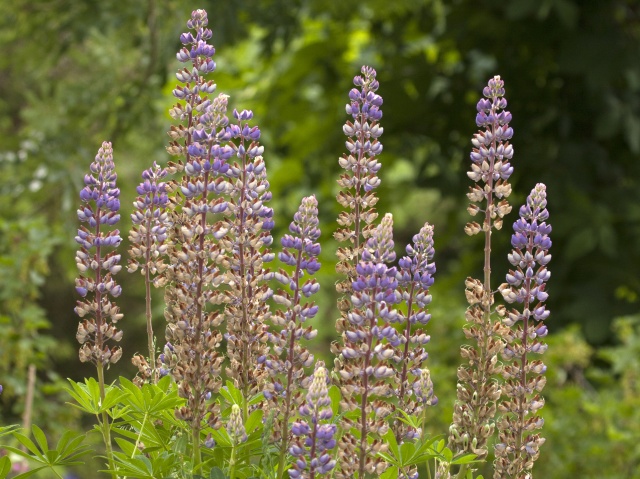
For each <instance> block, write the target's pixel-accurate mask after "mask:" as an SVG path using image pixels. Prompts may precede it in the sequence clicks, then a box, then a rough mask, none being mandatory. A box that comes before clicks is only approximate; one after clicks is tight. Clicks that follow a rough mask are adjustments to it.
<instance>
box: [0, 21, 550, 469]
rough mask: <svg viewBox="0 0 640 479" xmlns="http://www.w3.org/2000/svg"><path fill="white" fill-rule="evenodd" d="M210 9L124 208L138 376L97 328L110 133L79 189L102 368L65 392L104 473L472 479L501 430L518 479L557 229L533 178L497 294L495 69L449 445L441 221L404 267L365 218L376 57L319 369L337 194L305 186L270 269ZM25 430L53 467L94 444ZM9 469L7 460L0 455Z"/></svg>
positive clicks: (476, 166) (187, 36)
mask: <svg viewBox="0 0 640 479" xmlns="http://www.w3.org/2000/svg"><path fill="white" fill-rule="evenodd" d="M207 23H208V20H207V14H206V12H205V11H204V10H196V11H194V12H193V14H192V16H191V19H190V20H189V21H188V22H187V27H188V28H189V31H188V32H186V33H183V34H182V35H181V36H180V41H181V42H182V44H183V47H182V48H181V49H180V51H179V52H178V54H177V59H178V61H179V62H181V63H183V64H184V65H185V66H184V67H183V68H181V69H179V70H178V72H177V74H176V77H177V79H178V81H179V82H180V85H178V86H177V87H176V88H175V89H174V90H173V95H174V97H175V98H176V99H177V103H176V104H175V105H174V106H173V107H172V108H171V110H170V112H169V113H170V116H171V117H172V118H173V119H174V121H175V124H174V125H173V126H171V129H170V130H169V136H170V143H169V145H168V146H167V151H168V153H169V154H170V155H172V156H174V157H175V158H174V160H173V161H170V162H168V164H167V166H166V167H161V166H159V165H158V164H156V163H154V164H153V166H152V167H150V168H149V169H147V170H145V171H144V173H143V174H142V176H143V182H142V183H141V184H140V185H139V186H138V188H137V194H138V197H137V199H136V200H135V202H134V213H133V214H132V216H131V218H132V222H133V228H132V230H131V232H130V233H129V239H130V241H131V249H130V256H131V260H130V261H129V268H128V269H129V271H130V272H134V271H136V270H140V271H141V272H142V274H143V275H144V279H145V285H146V320H147V336H148V356H147V357H144V356H143V355H142V354H135V355H134V356H133V363H134V364H135V365H136V366H137V367H138V369H139V375H138V376H137V378H136V379H135V380H134V381H130V380H128V379H127V378H124V377H121V378H120V379H119V381H118V382H117V383H114V384H112V385H108V384H106V383H105V380H104V369H105V368H106V367H109V366H110V365H112V364H114V363H116V362H117V361H118V359H120V358H121V356H122V351H121V349H119V348H118V347H112V346H111V345H110V344H109V342H110V341H119V340H120V339H121V338H122V334H123V333H122V331H121V330H118V329H117V327H116V324H117V323H118V321H119V320H120V319H121V318H122V314H121V313H120V311H119V309H118V306H117V305H116V304H115V302H114V299H115V298H117V297H118V296H119V294H120V293H121V287H120V286H119V285H118V284H117V283H116V282H115V279H114V275H115V274H116V273H117V272H118V271H119V270H120V269H121V267H120V265H119V262H120V257H121V256H120V253H118V250H117V248H118V246H119V245H120V242H121V239H120V236H119V232H118V230H116V229H113V227H114V226H115V225H116V223H118V221H119V218H120V216H119V214H118V211H119V207H120V200H119V196H120V191H119V190H118V188H117V187H116V173H115V167H116V164H117V162H116V161H115V160H114V156H113V150H112V145H111V144H110V143H108V142H105V143H103V145H102V147H101V148H100V150H99V152H98V154H97V156H96V157H95V160H94V162H93V163H91V165H90V166H89V170H90V173H89V174H87V176H86V177H85V187H84V188H83V189H82V191H81V192H80V202H81V206H80V208H79V209H78V218H79V220H80V221H81V222H82V223H83V225H82V226H81V227H80V229H79V230H78V235H77V237H76V241H77V242H78V243H79V245H80V249H79V251H78V253H77V255H76V260H77V264H78V268H79V270H80V273H81V275H80V277H79V278H78V279H77V280H76V291H77V293H78V294H79V295H80V296H81V297H82V299H81V300H79V301H78V303H77V306H76V313H77V314H78V315H79V316H80V317H81V318H82V322H81V323H80V325H79V327H78V333H77V339H78V340H79V342H80V343H81V344H82V347H81V349H80V360H81V361H83V362H92V363H94V364H95V366H96V368H97V376H98V381H97V382H96V381H95V380H93V379H87V380H86V381H85V382H84V383H75V382H71V387H70V389H69V391H70V394H71V396H72V398H73V399H74V401H75V402H74V404H75V406H76V407H77V408H79V409H81V410H83V411H85V412H88V413H91V414H94V415H96V417H97V418H98V426H97V429H98V430H99V431H100V432H101V433H102V438H103V440H104V446H105V455H106V468H107V469H106V470H105V471H104V472H105V473H106V474H108V475H110V476H111V477H112V478H146V479H157V478H163V479H169V478H171V479H173V478H175V479H178V478H205V477H206V478H210V479H223V478H231V479H237V478H241V479H248V478H258V477H260V478H277V479H282V478H283V477H290V478H292V479H298V478H305V479H316V478H318V479H319V478H322V477H327V478H336V479H346V478H349V479H368V478H374V477H383V478H385V479H390V478H407V479H408V478H410V479H417V478H418V477H419V472H420V468H422V469H423V470H424V473H425V474H426V476H424V477H429V478H431V477H438V478H443V479H444V478H447V477H458V478H466V479H469V478H473V477H481V476H476V471H477V468H478V466H477V464H478V463H482V462H486V461H487V458H488V457H489V451H490V447H491V446H492V444H494V443H495V445H494V449H495V463H494V470H495V474H494V478H496V479H497V478H514V479H516V478H518V479H520V478H530V477H532V474H533V472H532V471H533V464H534V461H535V460H536V459H537V457H538V456H539V454H540V446H541V445H542V444H543V443H544V439H543V438H542V437H541V436H540V435H539V433H538V430H539V429H540V428H541V427H542V424H543V420H542V418H541V417H540V416H538V411H539V410H540V408H541V407H542V406H543V404H544V399H543V398H542V397H541V396H540V394H539V393H540V391H541V390H542V388H543V386H544V384H545V378H544V376H543V374H544V372H545V366H544V364H543V363H542V362H541V361H540V360H538V359H532V357H531V356H532V355H534V354H541V353H543V352H544V351H545V349H546V346H545V344H544V343H543V342H542V341H541V338H543V337H544V336H546V334H547V327H546V325H545V323H544V321H545V320H546V319H547V318H548V316H549V311H548V310H547V309H546V306H545V304H544V303H545V301H546V299H547V292H546V283H547V280H548V279H549V277H550V273H549V271H548V269H547V264H548V263H549V261H550V259H551V256H550V255H549V253H548V250H549V248H550V246H551V241H550V239H549V233H550V231H551V227H550V226H549V225H548V224H547V219H548V216H549V214H548V212H547V209H546V189H545V186H544V185H542V184H538V185H536V186H535V188H534V189H533V190H532V192H531V194H530V195H529V197H528V198H527V201H526V204H525V205H523V206H522V207H521V208H520V210H519V213H520V218H519V219H518V220H517V221H515V223H514V234H513V236H512V240H511V244H512V246H513V251H512V253H511V254H509V257H508V260H509V262H510V264H511V265H512V266H513V269H512V270H510V271H509V273H508V274H507V276H506V283H504V284H503V285H501V286H500V287H499V288H498V290H499V292H500V293H501V295H502V297H503V298H504V301H505V302H506V303H508V304H514V305H516V307H514V308H512V309H507V307H506V306H505V305H504V304H496V302H495V298H494V291H496V288H495V286H493V284H492V278H491V239H492V235H493V234H498V232H499V230H500V229H501V228H502V224H503V221H504V219H505V217H506V215H508V214H509V213H510V211H511V206H510V205H509V203H507V201H506V199H505V198H506V197H507V196H509V194H510V193H511V186H510V184H509V183H508V180H509V177H510V175H511V173H512V171H513V167H512V166H511V164H510V161H511V159H512V157H513V151H514V150H513V147H512V146H511V144H510V143H509V140H510V139H511V137H512V135H513V130H512V129H511V127H510V126H509V122H510V120H511V114H510V113H509V112H508V111H506V110H505V108H506V105H507V102H506V99H505V98H504V96H505V89H504V82H503V81H502V79H501V78H500V77H499V76H496V77H494V78H492V79H491V80H489V83H488V85H487V86H486V87H485V88H484V91H483V94H484V98H483V99H481V100H480V101H479V102H478V105H477V110H478V113H477V116H476V123H477V125H478V127H479V128H480V131H478V132H477V133H476V134H475V135H474V137H473V139H472V144H473V149H472V152H471V169H470V171H469V173H468V176H469V178H470V179H471V180H472V181H473V182H474V183H475V184H474V186H472V187H471V188H470V191H469V194H468V198H469V200H471V204H470V206H469V208H468V211H469V213H470V214H471V215H472V216H476V215H478V214H479V215H481V217H482V221H481V222H480V223H478V222H471V223H469V224H468V225H467V226H466V228H465V231H466V233H467V234H469V235H475V234H482V235H483V236H484V274H483V277H482V279H473V278H468V279H467V281H466V288H467V289H466V298H467V301H468V302H469V308H468V309H467V313H466V319H467V324H466V326H465V328H464V333H465V335H466V337H467V339H468V340H470V341H471V344H469V345H464V346H462V349H461V353H462V358H463V360H464V364H463V365H462V366H461V367H460V369H459V370H458V386H457V401H456V403H455V407H454V414H453V423H452V425H451V427H450V429H449V433H448V444H447V441H445V439H442V438H441V437H442V436H438V435H435V434H433V433H432V432H429V430H430V428H429V418H430V413H429V411H430V407H433V406H436V405H437V403H438V399H437V397H436V395H435V393H434V384H433V381H432V379H431V372H430V370H429V367H428V364H427V358H428V346H429V342H430V339H431V338H430V335H429V332H428V329H427V326H428V324H429V322H430V320H431V314H430V313H429V311H428V307H429V305H430V303H431V301H432V297H431V294H430V292H429V289H430V287H431V286H432V285H433V283H434V280H435V272H436V267H435V262H434V256H435V249H434V227H433V226H432V225H431V224H429V223H425V224H424V226H423V227H422V228H421V229H420V231H419V232H418V233H417V234H416V235H415V236H414V237H413V242H412V244H410V245H408V246H406V248H405V251H406V255H405V256H404V257H402V258H401V259H400V260H399V261H398V262H397V263H396V252H395V243H394V239H393V216H392V214H391V213H386V214H385V215H384V216H383V217H382V219H381V220H380V221H379V222H377V218H378V213H377V212H376V210H375V209H374V206H375V204H376V203H377V197H376V195H375V189H376V188H377V187H378V185H379V184H380V182H381V181H382V180H381V178H380V177H379V176H378V174H379V172H380V169H381V166H382V163H381V162H380V161H379V157H380V154H381V153H382V144H381V142H380V140H379V138H380V136H381V135H382V133H383V128H382V126H380V122H381V119H382V110H381V106H382V103H383V100H382V97H381V96H380V95H379V94H378V93H377V90H378V88H379V86H380V85H379V82H378V80H377V79H376V71H375V70H374V69H373V68H371V67H368V66H365V67H363V68H362V70H361V74H360V75H357V76H356V77H355V78H354V81H353V83H354V86H355V88H353V89H352V90H351V91H350V92H349V93H348V98H349V102H348V103H347V105H346V112H347V115H349V117H350V118H349V120H348V121H347V122H346V124H345V125H344V126H343V132H344V133H345V135H346V136H347V140H346V149H347V153H345V154H344V155H343V156H342V157H341V158H340V160H339V164H340V166H341V167H342V168H343V169H344V170H345V173H343V174H342V176H341V177H340V179H339V180H338V185H339V187H340V190H339V192H338V195H337V201H338V203H339V205H340V206H341V207H342V209H343V211H342V212H341V213H340V214H339V217H338V220H337V223H338V228H337V229H336V231H335V233H334V237H335V239H336V240H337V241H338V242H339V243H341V245H340V247H339V248H338V250H337V252H336V255H337V264H336V271H337V273H338V274H339V275H340V279H339V281H338V282H337V285H336V289H337V292H338V294H339V298H338V300H337V310H338V312H339V315H340V317H339V319H338V320H337V322H336V331H337V336H338V337H337V339H336V340H335V341H334V342H333V343H332V346H331V351H332V352H333V353H334V355H335V362H334V368H333V369H332V370H329V369H327V368H326V367H325V365H324V362H322V361H317V362H316V361H315V359H314V356H313V355H312V354H311V353H310V352H309V351H308V350H307V349H306V342H308V341H311V340H313V338H314V337H315V336H316V334H317V332H316V330H315V329H313V327H312V326H310V325H307V324H305V323H306V322H307V321H309V320H312V319H313V318H314V316H316V314H317V313H318V306H317V305H316V304H315V303H314V302H313V301H310V300H308V298H310V297H311V296H313V295H314V294H315V293H317V292H318V290H319V288H320V283H319V282H318V281H317V280H316V279H315V278H314V274H315V273H317V272H318V270H319V269H320V267H321V265H320V263H319V261H318V255H319V254H320V249H321V246H320V243H319V238H320V230H319V228H318V224H319V220H318V210H319V208H325V207H326V208H330V207H331V206H330V205H320V204H319V203H318V201H317V199H316V198H315V196H308V197H306V198H303V199H302V200H301V203H300V207H299V209H298V211H297V212H296V213H295V215H294V218H293V221H292V222H291V223H290V226H289V233H287V234H286V235H284V237H283V238H282V239H281V247H282V248H281V249H280V251H278V252H277V257H278V259H279V261H280V263H281V264H282V267H280V268H278V270H277V271H276V270H274V271H272V270H270V269H269V268H267V267H266V265H267V264H268V263H270V262H271V261H272V260H274V259H275V257H276V254H275V253H274V252H272V251H271V249H270V248H271V246H272V242H273V238H272V236H271V230H272V228H273V227H274V219H273V210H272V209H271V208H270V207H268V206H267V203H268V201H269V200H270V199H271V196H272V194H271V192H270V191H269V182H268V180H267V170H266V166H265V165H266V159H265V157H263V154H264V147H263V146H261V145H260V144H259V140H260V129H259V128H258V127H257V126H255V125H252V121H253V113H252V112H251V111H248V110H238V109H234V110H233V111H232V114H231V115H229V114H228V111H229V97H228V96H227V95H224V94H218V95H217V96H213V93H214V92H215V90H216V85H215V83H214V82H213V80H211V79H209V78H208V76H209V75H210V74H211V73H213V72H214V70H215V68H216V64H215V62H214V61H213V55H214V53H215V49H214V47H213V46H212V45H210V44H209V43H208V42H209V40H210V39H211V37H212V32H211V30H209V29H208V28H207ZM230 117H231V118H230ZM151 285H153V286H155V287H158V288H163V289H164V301H165V314H164V323H162V322H159V321H158V320H157V319H154V318H153V317H152V315H151V306H150V305H151V303H150V301H151ZM272 288H275V289H272ZM438 319H439V318H436V320H438ZM162 329H164V331H165V334H164V338H163V339H159V338H158V337H156V333H155V332H154V331H158V330H162ZM303 340H304V342H303ZM159 341H162V346H161V347H159V346H158V342H159ZM1 391H2V387H1V386H0V392H1ZM498 413H499V414H498ZM497 414H498V417H497V418H496V415H497ZM496 429H497V439H496V437H495V436H496V434H495V430H496ZM32 433H33V436H34V437H35V439H36V443H37V444H36V443H34V442H32V441H31V440H30V439H29V437H27V435H25V434H28V432H27V431H22V432H18V431H15V430H14V428H8V429H7V428H5V429H0V434H5V435H7V434H14V435H15V437H16V438H17V439H18V440H19V441H20V442H21V443H22V444H23V445H24V446H25V447H26V450H23V449H18V448H11V449H10V450H11V451H15V452H16V453H20V454H22V456H23V457H26V458H29V459H30V460H31V461H36V462H37V461H40V462H41V463H43V464H45V466H43V467H49V468H50V469H52V470H53V471H54V472H56V469H55V468H56V467H59V466H64V467H67V466H72V465H74V464H77V462H78V461H77V460H76V459H77V457H78V456H79V455H80V454H82V453H84V452H86V450H87V449H86V446H83V445H82V441H83V437H72V436H71V435H69V436H64V437H63V438H62V439H61V441H60V443H59V444H58V446H57V447H56V448H55V449H53V450H52V449H51V448H49V446H48V445H47V441H46V438H45V437H44V435H43V433H42V431H41V430H40V429H38V428H37V427H36V426H34V428H33V431H32ZM9 447H11V446H9ZM52 451H53V452H52ZM8 466H10V464H8V459H5V458H3V459H2V461H1V462H0V469H1V470H4V469H6V468H7V467H8ZM56 474H57V472H56ZM19 477H21V476H19Z"/></svg>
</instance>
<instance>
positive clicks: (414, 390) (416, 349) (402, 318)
mask: <svg viewBox="0 0 640 479" xmlns="http://www.w3.org/2000/svg"><path fill="white" fill-rule="evenodd" d="M406 252H407V256H405V257H403V258H402V259H400V261H399V262H398V265H399V271H398V286H399V288H398V291H399V292H400V294H401V295H402V299H403V301H404V302H405V303H406V304H407V313H406V315H405V313H404V312H402V311H399V312H398V321H399V322H401V323H404V325H403V329H404V334H403V335H402V337H401V344H400V345H399V346H398V353H397V355H398V358H399V361H400V364H401V365H402V367H401V368H399V370H398V379H397V384H398V385H399V388H397V389H396V395H397V397H398V400H399V402H398V408H399V409H401V410H402V411H404V412H405V413H407V414H409V415H415V416H422V415H423V412H424V409H425V406H431V405H434V404H436V403H437V402H438V398H437V397H436V396H434V395H433V384H432V383H431V379H430V377H428V378H427V377H426V376H425V374H428V372H429V370H428V369H427V368H426V366H425V365H424V361H425V360H426V359H427V357H428V354H427V352H426V351H425V349H424V346H425V345H426V344H427V343H428V342H429V340H430V339H431V337H430V336H429V335H427V334H426V332H425V331H424V330H423V329H422V326H425V325H426V324H427V323H428V322H429V320H430V319H431V315H430V314H429V313H428V311H427V306H428V305H429V304H430V303H431V295H430V294H429V288H430V287H431V285H433V281H434V280H433V275H434V274H435V272H436V265H435V263H433V262H431V261H432V260H433V256H434V253H435V251H434V249H433V226H431V225H430V224H429V223H427V224H425V225H424V226H423V227H422V229H421V230H420V232H419V233H418V234H417V235H415V236H414V237H413V245H407V248H406ZM415 325H419V326H420V328H418V329H417V330H415V331H413V332H412V328H413V327H414V326H415ZM411 345H413V347H411ZM420 432H421V431H412V430H409V429H408V428H407V425H406V424H404V423H403V422H402V421H395V423H394V433H395V436H396V439H397V441H398V443H400V442H401V441H403V440H405V439H413V438H417V437H418V436H419V434H420Z"/></svg>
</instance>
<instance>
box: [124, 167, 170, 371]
mask: <svg viewBox="0 0 640 479" xmlns="http://www.w3.org/2000/svg"><path fill="white" fill-rule="evenodd" d="M166 176H167V171H166V169H164V168H160V166H158V165H157V164H156V163H155V162H154V163H153V167H152V168H149V169H148V170H145V171H143V172H142V179H143V181H142V183H140V184H139V185H138V187H137V188H136V191H137V192H138V195H140V196H138V198H137V199H136V201H134V202H133V207H134V208H135V210H134V212H133V213H132V214H131V221H132V223H133V227H132V228H131V231H130V232H129V241H131V248H130V249H129V255H130V256H131V259H130V260H129V268H128V271H129V272H130V273H132V272H134V271H136V270H138V268H139V269H140V272H141V273H142V274H143V275H144V276H145V288H146V294H145V298H146V319H147V343H148V348H149V356H148V359H149V360H148V361H147V359H146V358H144V356H142V355H141V354H136V355H135V356H134V357H133V359H132V362H133V364H134V365H135V366H137V367H138V370H139V376H138V377H136V382H137V383H139V384H141V383H142V382H145V381H149V380H152V381H154V382H156V381H157V380H158V376H157V373H156V367H157V365H156V351H155V338H154V334H153V322H152V315H151V285H152V284H153V285H154V286H155V287H160V286H164V284H165V282H166V278H165V277H164V276H163V274H162V273H163V272H164V270H165V269H166V264H165V263H164V261H163V258H164V255H165V254H166V253H167V245H166V244H165V240H166V239H167V225H168V215H167V212H166V209H167V204H168V202H169V198H168V196H167V187H166V183H164V182H163V181H161V180H162V179H164V178H165V177H166Z"/></svg>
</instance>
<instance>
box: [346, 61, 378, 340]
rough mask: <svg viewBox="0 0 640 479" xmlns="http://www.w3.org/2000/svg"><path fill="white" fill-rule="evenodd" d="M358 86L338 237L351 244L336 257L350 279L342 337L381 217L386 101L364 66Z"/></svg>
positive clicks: (353, 100) (348, 132)
mask: <svg viewBox="0 0 640 479" xmlns="http://www.w3.org/2000/svg"><path fill="white" fill-rule="evenodd" d="M353 83H354V85H355V86H356V87H357V88H353V89H351V91H350V92H349V100H350V102H349V103H347V106H346V110H347V114H348V115H349V116H351V117H352V119H353V121H351V120H349V121H347V123H346V124H345V125H344V127H343V128H342V129H343V131H344V134H345V135H347V137H348V139H347V141H346V147H347V150H349V153H348V154H344V155H342V157H341V158H340V159H339V160H338V162H339V163H340V166H341V167H342V168H344V169H345V170H346V173H345V174H343V175H342V176H341V177H340V179H339V180H338V185H339V186H340V192H339V193H338V196H337V200H338V203H340V206H342V207H343V208H344V209H345V210H346V211H343V212H342V213H340V215H339V217H338V224H339V225H340V228H338V230H337V231H336V232H335V233H334V237H335V238H336V240H338V242H344V243H347V245H346V246H343V247H341V248H339V249H338V252H337V256H338V261H339V262H338V264H337V265H336V271H337V272H338V273H339V274H341V275H344V277H345V278H344V279H343V280H342V281H340V282H338V283H337V285H336V290H337V291H338V293H339V294H344V295H345V297H344V298H342V299H340V300H339V301H338V309H339V310H340V312H341V314H342V318H343V321H340V322H339V325H338V332H341V331H340V325H341V324H344V320H346V316H347V312H348V310H349V307H350V304H349V299H348V298H349V296H350V294H351V291H352V289H351V283H352V282H353V280H354V278H355V277H356V272H355V269H356V265H357V264H358V261H359V260H360V256H361V255H362V249H363V247H364V243H365V241H366V239H367V238H368V237H369V236H370V235H371V232H372V231H373V229H375V225H374V224H373V222H374V221H375V220H376V218H377V217H378V213H376V210H375V209H374V206H375V204H376V203H377V202H378V198H377V197H376V195H375V192H374V190H375V189H376V188H377V187H378V186H379V185H380V179H379V178H378V177H377V176H376V175H377V173H378V171H379V170H380V167H381V166H382V165H381V164H380V163H379V162H378V160H377V158H376V157H377V156H378V155H379V154H380V153H382V143H380V142H379V141H378V138H379V137H380V136H381V135H382V132H383V128H382V127H381V126H380V125H379V124H378V122H379V121H380V118H382V110H380V106H381V105H382V97H381V96H380V95H378V94H377V93H376V91H377V90H378V87H379V84H378V80H376V71H375V70H374V69H373V68H371V67H367V66H363V67H362V76H360V75H358V76H356V77H355V78H354V79H353Z"/></svg>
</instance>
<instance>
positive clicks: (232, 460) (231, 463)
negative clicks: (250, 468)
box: [229, 441, 236, 479]
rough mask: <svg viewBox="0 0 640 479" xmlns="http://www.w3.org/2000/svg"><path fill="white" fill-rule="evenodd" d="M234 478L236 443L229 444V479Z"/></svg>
mask: <svg viewBox="0 0 640 479" xmlns="http://www.w3.org/2000/svg"><path fill="white" fill-rule="evenodd" d="M235 478H236V444H235V441H234V442H233V443H232V444H231V458H230V459H229V479H235Z"/></svg>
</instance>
